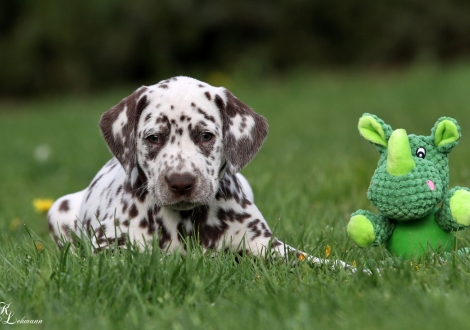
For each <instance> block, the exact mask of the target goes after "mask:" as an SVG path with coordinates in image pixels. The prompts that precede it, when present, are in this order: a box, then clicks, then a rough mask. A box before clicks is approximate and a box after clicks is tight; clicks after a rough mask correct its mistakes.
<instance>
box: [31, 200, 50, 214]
mask: <svg viewBox="0 0 470 330" xmlns="http://www.w3.org/2000/svg"><path fill="white" fill-rule="evenodd" d="M52 203H54V200H53V199H49V198H45V199H41V198H36V199H34V200H33V206H34V209H35V210H36V212H39V213H46V212H47V211H49V209H50V208H51V206H52Z"/></svg>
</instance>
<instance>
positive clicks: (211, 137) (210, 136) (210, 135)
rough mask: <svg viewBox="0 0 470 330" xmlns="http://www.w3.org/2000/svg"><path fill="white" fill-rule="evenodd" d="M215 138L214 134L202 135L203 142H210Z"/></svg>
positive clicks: (205, 133)
mask: <svg viewBox="0 0 470 330" xmlns="http://www.w3.org/2000/svg"><path fill="white" fill-rule="evenodd" d="M213 138H214V134H212V133H209V132H204V133H202V134H201V137H200V140H201V142H209V141H210V140H212V139H213Z"/></svg>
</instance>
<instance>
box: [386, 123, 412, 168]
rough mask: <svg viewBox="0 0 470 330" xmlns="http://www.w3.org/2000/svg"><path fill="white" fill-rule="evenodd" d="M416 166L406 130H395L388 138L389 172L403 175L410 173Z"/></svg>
mask: <svg viewBox="0 0 470 330" xmlns="http://www.w3.org/2000/svg"><path fill="white" fill-rule="evenodd" d="M415 166H416V164H415V162H414V160H413V157H412V156H411V147H410V141H409V140H408V135H407V134H406V131H405V130H404V129H397V130H395V131H393V133H392V135H391V136H390V139H389V140H388V155H387V173H388V174H390V175H393V176H402V175H405V174H407V173H409V172H410V171H411V170H412V169H413V168H414V167H415Z"/></svg>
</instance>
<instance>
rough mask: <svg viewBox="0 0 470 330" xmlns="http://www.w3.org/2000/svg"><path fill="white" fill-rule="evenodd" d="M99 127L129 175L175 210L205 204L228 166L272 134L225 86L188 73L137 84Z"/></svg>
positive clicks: (243, 160)
mask: <svg viewBox="0 0 470 330" xmlns="http://www.w3.org/2000/svg"><path fill="white" fill-rule="evenodd" d="M100 128H101V131H102V133H103V136H104V138H105V140H106V142H107V144H108V146H109V148H110V150H111V152H112V153H113V154H114V156H115V157H116V158H117V159H118V160H119V162H120V163H121V165H122V166H123V167H124V169H125V171H126V173H127V174H128V175H129V176H130V177H133V178H137V177H139V178H140V180H141V181H142V182H144V184H145V185H147V186H146V188H147V189H148V191H149V192H150V193H151V194H152V195H153V196H154V198H155V201H156V203H157V205H160V206H169V207H171V208H173V209H175V210H188V209H191V208H193V207H195V206H197V205H201V204H208V203H209V202H210V201H211V200H212V199H213V198H214V197H215V194H216V192H217V190H218V188H219V181H220V179H221V178H222V177H223V175H224V173H225V171H227V172H229V173H233V174H234V173H237V172H238V171H239V170H240V169H241V168H242V167H244V166H245V165H246V164H248V163H249V162H250V160H251V159H252V158H253V157H254V155H255V154H256V153H257V151H258V150H259V148H260V147H261V145H262V143H263V141H264V139H265V138H266V135H267V132H268V125H267V123H266V120H265V119H264V118H263V117H261V116H260V115H258V114H256V113H255V112H254V111H253V110H252V109H251V108H250V107H248V106H247V105H245V104H244V103H242V102H241V101H240V100H238V99H237V98H236V97H235V96H234V95H233V94H232V93H231V92H229V91H228V90H227V89H225V88H223V87H220V88H217V87H213V86H210V85H208V84H206V83H203V82H200V81H198V80H195V79H192V78H188V77H175V78H171V79H168V80H165V81H161V82H160V83H158V84H156V85H153V86H148V87H141V88H139V89H137V90H136V91H135V92H134V93H132V94H131V95H129V96H128V97H126V98H125V99H123V100H122V101H121V102H120V103H118V104H117V105H115V106H114V107H112V108H111V109H110V110H108V111H107V112H106V113H104V114H103V116H102V117H101V120H100Z"/></svg>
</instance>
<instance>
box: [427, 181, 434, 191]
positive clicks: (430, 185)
mask: <svg viewBox="0 0 470 330" xmlns="http://www.w3.org/2000/svg"><path fill="white" fill-rule="evenodd" d="M426 184H427V185H428V187H429V189H431V190H434V189H435V188H436V186H434V182H432V181H431V180H428V182H426Z"/></svg>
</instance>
